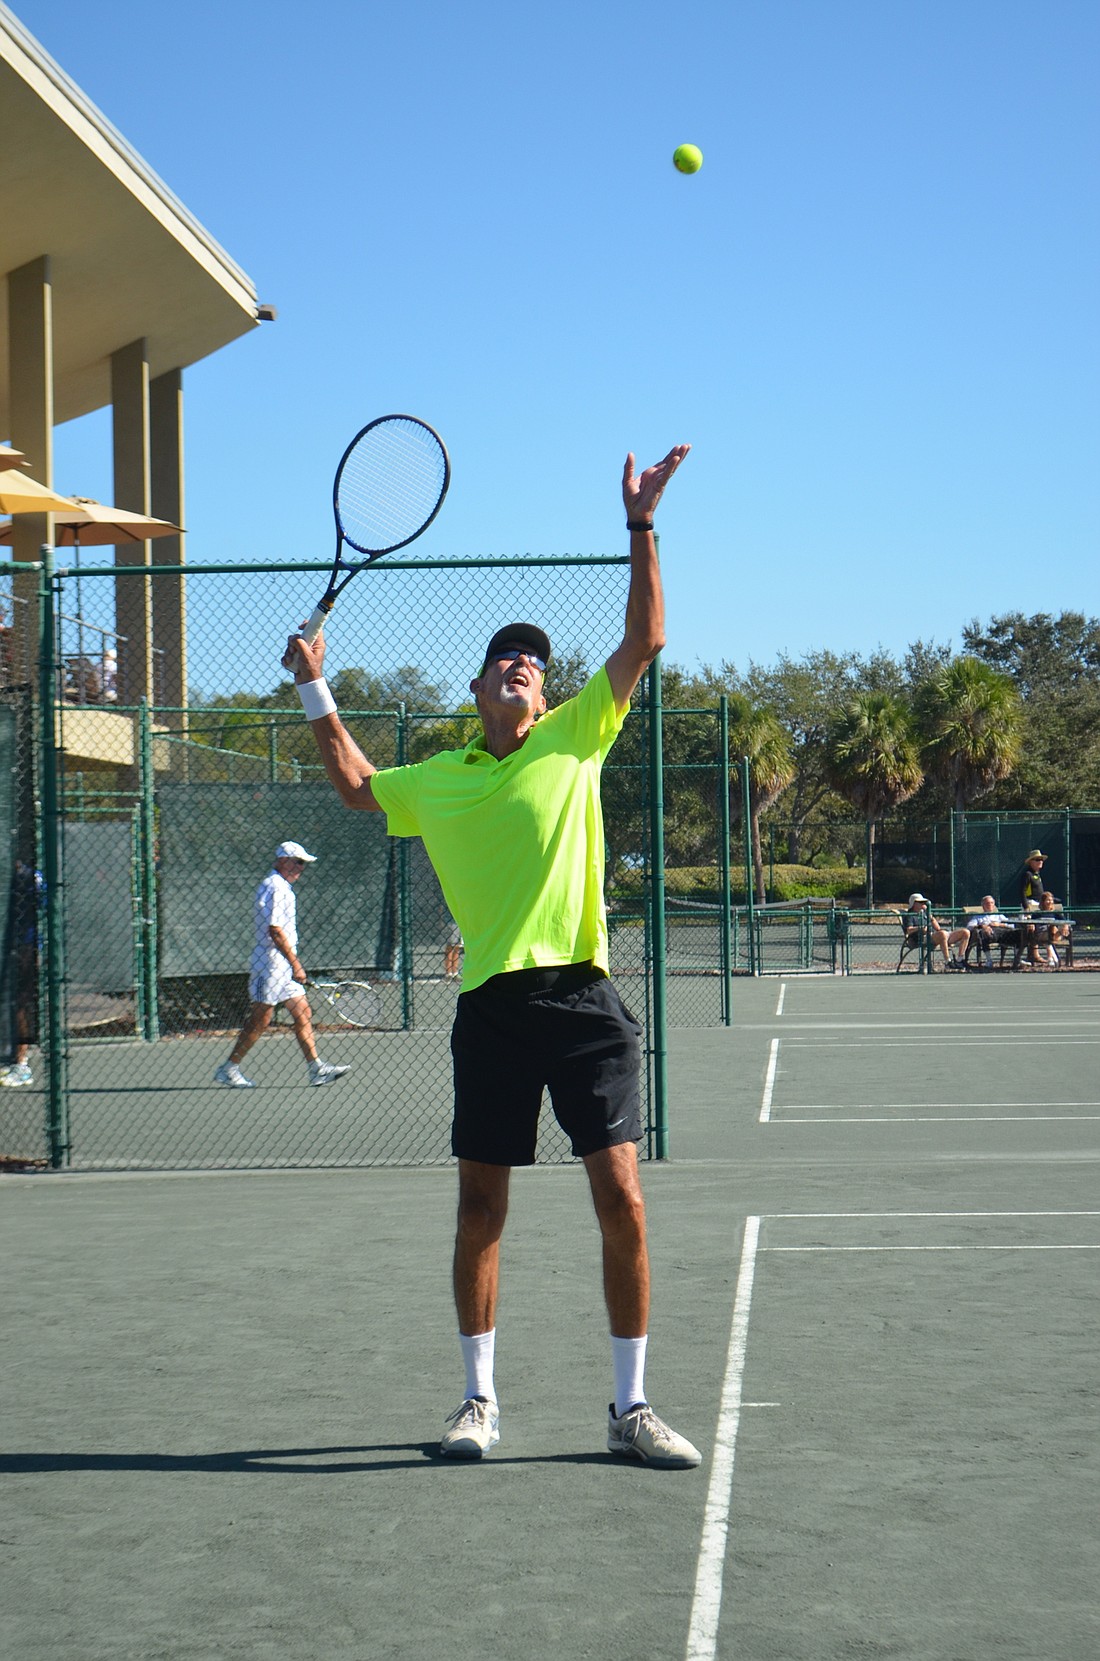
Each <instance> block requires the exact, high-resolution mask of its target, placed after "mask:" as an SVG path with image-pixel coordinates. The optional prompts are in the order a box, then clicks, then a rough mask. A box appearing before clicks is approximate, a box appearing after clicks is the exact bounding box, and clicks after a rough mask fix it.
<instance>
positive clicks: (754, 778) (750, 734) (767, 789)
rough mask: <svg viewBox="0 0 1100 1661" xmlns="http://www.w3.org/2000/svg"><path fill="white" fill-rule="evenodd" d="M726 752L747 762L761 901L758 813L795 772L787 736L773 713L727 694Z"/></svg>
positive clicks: (755, 870) (751, 830)
mask: <svg viewBox="0 0 1100 1661" xmlns="http://www.w3.org/2000/svg"><path fill="white" fill-rule="evenodd" d="M729 722H730V754H731V755H736V756H747V757H748V761H749V834H750V837H751V840H752V880H753V888H754V889H755V892H756V898H757V900H758V901H759V902H760V903H761V904H763V902H764V898H765V889H764V856H763V853H762V851H761V847H760V815H761V814H762V813H765V812H766V811H767V809H768V808H769V807H771V806H772V805H773V803H774V802H776V801H778V799H779V797H780V796H781V795H782V794H783V792H784V790H786V788H787V786H788V785H789V784H790V783H791V781H792V780H793V778H794V775H795V764H794V761H793V759H792V756H791V738H790V734H789V733H788V731H787V729H786V727H784V726H783V724H782V722H781V721H780V720H779V717H778V716H777V715H776V714H775V712H774V711H773V710H771V709H769V708H768V707H767V705H765V704H754V703H753V702H752V700H751V699H750V698H747V697H746V696H745V694H744V693H743V692H731V693H730V694H729ZM732 802H733V806H734V814H733V817H734V818H737V817H739V816H740V814H739V809H740V793H739V792H738V793H736V794H734V795H733V797H732Z"/></svg>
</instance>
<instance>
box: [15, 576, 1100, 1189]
mask: <svg viewBox="0 0 1100 1661" xmlns="http://www.w3.org/2000/svg"><path fill="white" fill-rule="evenodd" d="M626 563H627V562H626V561H625V560H622V559H613V558H609V559H589V560H575V559H569V560H555V561H548V560H534V559H515V560H483V561H465V562H439V561H415V560H407V561H400V560H387V561H382V562H379V563H378V564H377V565H375V566H373V567H370V568H368V570H366V571H364V572H363V573H362V574H361V575H360V576H359V577H358V578H357V579H356V582H355V583H354V584H353V585H352V586H351V588H350V589H349V590H348V591H347V594H346V595H345V596H344V598H343V599H342V600H341V602H340V604H339V606H338V608H337V610H336V611H335V613H334V615H333V618H332V620H331V623H330V626H329V630H328V633H329V637H330V647H329V656H328V660H327V664H326V673H327V675H328V678H329V681H330V684H331V685H332V687H333V689H334V692H335V694H336V697H337V700H338V702H339V705H340V708H341V711H342V713H343V715H344V717H345V719H346V721H347V724H348V726H349V727H350V729H351V730H352V732H353V734H354V736H355V737H356V739H357V741H358V743H359V744H360V746H361V748H362V749H363V750H364V752H365V753H366V754H367V755H368V756H370V757H371V759H372V760H374V761H375V762H377V763H378V764H379V765H383V766H385V765H393V764H398V763H400V762H403V761H415V760H418V759H420V758H421V757H422V756H424V755H427V754H429V753H431V752H433V751H435V750H438V749H440V748H445V747H460V746H462V745H464V744H465V743H466V742H467V741H468V739H469V737H470V736H471V734H472V733H473V732H474V731H475V730H476V727H477V721H476V715H475V713H474V710H473V705H472V700H471V698H470V695H469V681H470V679H471V678H472V677H473V676H474V675H475V674H477V672H478V671H479V669H480V664H481V654H482V652H483V650H484V645H485V642H486V641H487V639H488V637H489V635H490V633H492V632H493V631H494V629H495V628H496V627H498V626H500V625H501V623H502V621H503V622H506V621H509V620H518V619H520V618H532V619H537V620H538V621H539V622H540V623H541V624H543V625H544V626H545V627H546V629H547V631H548V633H549V634H550V637H551V639H552V641H553V642H554V660H553V662H552V664H551V668H550V672H549V674H548V676H547V682H546V691H547V697H548V700H549V701H550V702H551V703H553V702H554V701H556V700H559V699H562V698H565V697H568V696H569V695H571V693H573V692H574V691H576V690H577V689H578V688H579V687H580V685H581V684H583V682H584V680H585V679H587V677H588V675H589V674H590V673H591V672H592V671H593V670H594V669H595V668H596V667H597V666H598V665H599V664H601V663H602V662H603V661H604V660H605V658H606V656H607V654H608V652H609V651H610V650H611V649H612V648H613V647H614V645H615V644H616V643H617V641H618V640H619V638H620V636H621V631H622V620H623V609H624V604H625V596H626V585H627V571H626V569H625V567H626ZM326 572H327V567H322V566H320V565H308V566H307V565H302V566H299V567H293V566H291V567H288V566H285V565H283V566H279V567H267V566H252V567H242V566H234V567H209V568H204V567H195V568H192V569H191V570H189V571H188V572H187V574H186V579H184V576H183V574H182V573H181V572H179V571H178V570H177V569H176V568H172V567H168V568H159V569H158V568H157V567H152V568H148V567H146V568H141V570H140V572H135V570H134V568H132V567H131V568H127V569H126V570H125V571H121V572H120V571H118V570H117V569H115V568H114V567H108V566H105V565H100V566H94V565H93V566H89V565H87V564H85V565H84V566H83V568H77V567H76V566H75V565H74V566H73V567H69V568H65V569H63V570H61V571H59V572H58V573H56V575H55V576H54V577H53V579H52V581H51V580H50V578H49V575H48V573H45V574H44V573H42V572H39V571H38V570H37V569H36V568H35V569H33V570H32V568H28V567H13V568H12V571H11V573H10V575H5V577H4V578H3V579H2V580H0V781H3V782H2V783H0V816H3V819H4V823H5V824H6V826H7V833H8V834H7V836H6V837H0V846H2V847H3V849H4V854H3V855H2V856H0V867H2V868H0V883H2V884H3V888H2V890H0V891H2V892H4V893H6V894H7V897H8V900H7V910H6V920H5V929H6V933H5V943H4V952H3V959H2V971H0V972H2V974H3V977H4V986H3V991H2V995H0V1039H2V1040H3V1046H4V1047H3V1051H2V1054H3V1056H4V1057H5V1058H6V1060H7V1065H6V1067H5V1069H4V1071H3V1072H2V1073H0V1160H5V1161H12V1160H14V1161H16V1162H17V1163H23V1164H33V1163H47V1162H49V1163H53V1164H70V1165H72V1166H73V1167H75V1168H84V1169H88V1168H94V1169H122V1168H171V1167H230V1166H257V1167H265V1166H269V1167H275V1166H286V1165H309V1164H319V1165H354V1164H367V1163H385V1162H392V1163H400V1164H407V1163H423V1162H435V1161H439V1160H444V1159H446V1158H448V1157H449V1134H448V1133H449V1121H450V1059H449V1044H448V1039H449V1030H450V1025H451V1020H452V1017H453V1012H454V1000H455V997H456V995H457V985H458V981H457V976H456V971H457V969H458V960H459V955H460V950H461V947H460V942H459V941H458V939H457V933H456V930H455V927H454V923H453V920H452V919H451V918H450V916H449V914H448V912H447V908H446V905H445V903H444V900H443V896H442V893H441V891H440V888H439V884H438V882H437V880H436V878H435V875H434V873H433V871H432V870H431V867H430V865H429V864H428V862H427V860H426V858H425V855H424V851H423V848H422V846H421V844H420V843H419V841H418V840H416V839H410V840H405V839H391V838H388V837H387V836H386V835H385V830H384V823H383V821H382V820H381V818H380V817H377V816H375V815H366V814H355V813H351V812H348V811H347V810H346V809H344V808H343V806H342V805H341V804H340V802H339V800H338V799H337V797H336V796H335V794H334V792H333V791H332V790H331V788H330V786H329V785H328V783H327V781H326V780H325V778H324V775H323V770H322V769H321V768H320V766H319V763H318V758H317V754H316V750H315V747H314V744H313V740H312V735H311V733H310V731H309V728H308V724H307V723H306V721H305V719H304V717H303V715H302V713H301V710H300V706H299V703H298V699H297V696H296V694H295V691H294V689H293V687H292V686H291V685H290V683H289V681H288V679H287V677H286V675H285V673H284V672H283V671H282V669H281V667H280V665H279V658H280V656H281V653H282V650H283V645H284V641H285V638H286V635H287V633H288V632H289V631H290V628H291V627H292V626H293V625H295V624H296V623H297V621H298V620H299V619H300V618H301V617H304V616H306V615H307V614H308V612H309V611H310V610H311V608H312V603H313V600H314V599H315V598H316V594H317V593H318V592H319V588H318V584H323V580H324V574H325V573H326ZM139 595H140V596H142V598H141V599H140V601H139V599H138V598H137V597H138V596H139ZM124 624H125V629H124V628H123V625H124ZM127 631H128V632H127ZM44 641H46V642H48V644H49V646H50V648H51V649H50V650H49V651H47V652H46V653H45V654H43V650H42V646H43V642H44ZM652 690H655V686H654V683H653V682H643V686H642V688H640V689H639V696H638V698H637V699H636V704H635V707H634V708H633V709H632V711H631V713H630V714H629V715H628V717H627V720H626V724H625V726H624V729H623V732H622V734H621V736H620V738H619V740H618V742H617V743H616V745H615V746H614V747H613V749H612V751H611V754H610V756H609V759H608V762H607V764H606V766H605V769H604V775H603V800H604V813H605V825H606V833H607V884H608V899H609V923H610V947H611V968H612V973H613V974H614V976H615V978H616V980H617V982H618V984H619V986H620V989H621V991H622V993H623V995H624V997H625V999H626V1001H627V1003H628V1004H629V1005H630V1006H631V1007H632V1008H633V1010H634V1012H635V1014H636V1015H637V1016H638V1018H639V1020H640V1021H641V1023H642V1025H643V1028H644V1031H645V1035H646V1037H645V1043H646V1050H647V1060H648V1066H647V1070H646V1079H645V1115H646V1122H647V1141H646V1151H647V1152H649V1153H650V1154H651V1155H652V1154H654V1153H656V1154H658V1155H661V1154H662V1153H663V1152H664V1151H667V1120H666V1117H665V1114H666V1102H665V1099H664V1081H663V1055H664V1032H665V1028H666V1026H698V1025H717V1024H723V1023H725V1024H729V1023H731V1022H732V1021H733V1019H734V1018H735V984H736V977H737V976H738V975H744V974H750V975H760V974H797V973H818V974H820V973H830V972H844V973H851V972H857V971H862V972H878V973H892V972H894V970H895V969H897V968H898V967H899V961H900V956H899V954H900V934H901V931H900V925H899V921H898V917H897V912H896V908H897V907H898V906H900V905H903V904H904V901H905V899H906V897H907V894H908V892H909V891H910V890H911V889H913V888H919V889H921V890H922V891H923V892H925V893H927V894H929V895H930V897H931V898H932V900H933V902H934V904H935V907H936V909H937V911H939V912H940V913H941V915H945V916H948V917H951V918H952V919H953V920H955V921H961V920H962V919H963V916H964V914H965V913H966V912H967V911H968V910H973V909H974V908H976V906H977V905H978V904H979V902H980V898H981V894H982V893H986V892H992V893H993V894H994V895H995V897H996V898H997V899H998V902H999V903H1000V904H1001V905H1002V907H1003V909H1004V910H1006V911H1009V910H1010V909H1011V907H1012V901H1013V898H1014V895H1013V893H1012V885H1013V882H1014V881H1015V875H1016V873H1017V871H1018V868H1019V866H1020V865H1021V864H1022V861H1023V857H1024V855H1025V854H1026V853H1027V851H1028V850H1029V848H1030V847H1032V846H1041V847H1042V848H1043V849H1044V852H1045V853H1047V855H1048V856H1049V859H1048V866H1047V871H1046V874H1047V880H1048V883H1049V885H1050V886H1051V887H1053V888H1054V889H1055V890H1056V891H1059V888H1060V891H1061V894H1062V895H1063V896H1064V898H1065V903H1066V905H1067V907H1069V908H1070V909H1071V910H1072V911H1073V912H1074V916H1075V928H1074V931H1073V946H1074V950H1073V953H1072V962H1073V967H1089V966H1092V965H1093V964H1094V963H1100V910H1096V911H1094V910H1091V909H1090V907H1089V904H1088V903H1085V902H1090V901H1091V902H1092V904H1093V905H1095V904H1096V903H1097V902H1100V813H1071V812H1069V811H1068V810H1067V812H1066V813H1064V814H1062V815H1060V816H1059V815H1051V816H1048V817H1046V818H1039V817H1035V816H1029V815H1021V814H981V813H971V814H967V815H964V816H962V815H961V816H956V817H955V818H954V819H952V820H950V821H948V822H945V823H943V824H936V825H930V826H912V825H908V824H904V823H899V824H887V825H884V826H882V827H880V828H879V831H878V835H877V837H876V839H875V842H874V845H873V850H872V849H870V848H869V843H868V838H867V831H866V827H865V826H863V825H855V824H853V825H848V826H843V825H842V826H837V827H830V829H829V834H828V836H827V837H826V838H825V841H824V842H823V844H822V845H823V847H826V848H827V849H828V850H830V853H831V857H836V856H837V853H838V851H839V858H840V860H841V863H842V865H843V869H840V868H839V867H838V870H837V871H836V872H833V873H832V875H833V876H834V877H838V876H839V878H840V879H841V880H843V878H844V875H845V871H850V872H852V873H854V872H855V870H856V867H857V855H858V850H859V849H861V848H862V849H864V850H865V852H868V853H869V857H873V859H874V861H875V866H874V883H875V897H876V902H877V909H875V910H873V911H868V910H866V909H862V908H860V907H859V904H858V899H859V895H858V882H854V883H853V888H854V890H855V891H853V892H851V893H843V894H838V893H836V892H835V890H834V892H833V893H832V895H831V897H828V896H817V897H813V896H812V895H811V896H810V897H807V898H806V899H804V900H798V901H786V902H773V903H771V904H764V905H758V904H756V903H755V901H754V900H753V899H752V898H751V872H750V870H749V863H748V859H747V851H748V850H747V835H746V826H745V815H744V812H743V808H744V804H745V800H746V780H745V778H744V776H743V764H742V763H741V762H740V761H739V759H738V758H737V757H736V756H734V755H732V754H731V753H730V745H729V738H728V731H729V728H728V720H727V715H726V709H725V705H724V702H720V703H719V705H718V707H716V708H713V709H704V710H683V709H678V708H670V709H665V710H664V711H663V712H660V716H659V713H658V712H659V705H657V704H656V703H654V704H653V705H652V706H651V704H650V702H649V696H648V694H649V691H652ZM135 693H139V694H141V695H140V696H135ZM44 700H45V701H46V702H48V703H49V704H51V705H52V706H53V716H54V718H53V721H52V722H50V721H46V722H44V721H43V720H42V715H41V711H42V708H43V707H44ZM658 738H659V739H660V741H661V742H660V743H659V744H658V743H656V742H655V740H656V739H658ZM658 776H659V777H660V779H661V788H660V790H654V789H653V787H652V781H653V779H654V778H657V777H658ZM778 828H779V829H780V831H781V833H782V834H785V832H783V829H782V827H778ZM788 829H789V827H788ZM776 830H777V826H776V825H772V826H771V828H770V829H769V827H768V826H765V827H764V838H763V841H762V857H763V860H764V870H765V874H766V875H767V874H768V873H769V872H770V873H771V874H772V876H773V877H774V876H775V874H776V852H777V847H776ZM284 839H293V840H295V841H299V842H302V843H304V844H305V845H306V846H307V847H308V848H309V849H310V850H311V851H312V852H314V853H316V854H317V855H318V864H317V865H316V866H313V867H311V868H310V869H309V871H308V872H307V873H306V875H305V877H304V878H303V880H302V882H301V883H300V885H299V887H298V889H297V895H298V919H299V935H300V955H301V956H302V958H303V961H304V962H305V963H306V964H307V966H308V968H309V970H310V972H311V975H312V976H313V978H315V979H317V980H339V979H348V978H350V979H356V980H360V979H361V980H366V981H368V982H369V983H370V984H371V986H372V987H373V988H374V990H375V994H376V1005H375V1013H374V1015H373V1017H372V1020H371V1022H370V1024H369V1026H368V1027H358V1028H352V1027H349V1026H348V1025H347V1024H346V1023H345V1022H342V1021H341V1020H339V1019H337V1018H336V1017H335V1015H334V1013H333V1009H332V1007H331V1005H329V1004H328V1003H327V1002H325V1001H324V1000H323V999H321V998H319V997H318V996H316V995H315V994H313V993H311V994H310V996H311V1001H312V1003H313V1009H314V1026H315V1031H316V1036H317V1042H318V1048H319V1051H320V1053H321V1054H322V1056H324V1057H325V1059H328V1060H331V1061H333V1062H334V1063H336V1064H338V1065H347V1066H348V1067H349V1068H350V1069H351V1070H350V1072H349V1075H348V1078H347V1080H346V1081H344V1082H343V1083H342V1084H340V1085H337V1086H334V1087H332V1088H327V1089H324V1090H317V1089H315V1088H314V1087H313V1086H311V1085H310V1084H309V1083H308V1080H307V1075H306V1069H305V1063H304V1060H303V1057H302V1055H301V1053H300V1050H299V1046H298V1044H297V1042H296V1039H295V1036H294V1032H293V1028H292V1023H290V1022H289V1021H288V1020H287V1018H286V1016H285V1013H280V1014H279V1015H277V1016H276V1019H275V1021H274V1023H273V1025H272V1028H271V1030H270V1031H269V1032H268V1033H267V1034H266V1035H265V1036H264V1037H263V1038H262V1039H261V1040H260V1043H259V1045H258V1046H257V1048H256V1049H255V1050H253V1051H252V1052H251V1053H250V1055H249V1058H248V1060H249V1071H250V1073H251V1074H252V1075H253V1076H254V1077H255V1078H256V1082H257V1086H258V1088H257V1089H256V1090H254V1091H229V1090H225V1089H224V1088H221V1087H219V1086H217V1085H215V1084H214V1081H213V1073H214V1070H215V1068H216V1067H217V1066H218V1064H219V1063H220V1062H221V1061H223V1060H225V1058H226V1057H227V1055H228V1054H229V1051H230V1048H231V1046H232V1044H233V1042H234V1039H235V1037H236V1035H237V1033H238V1031H239V1030H240V1027H241V1026H242V1024H243V1022H244V1021H245V1019H246V1017H247V1014H248V1010H249V1000H248V960H249V955H250V951H251V946H252V943H253V935H252V923H251V917H252V903H253V895H254V892H255V889H256V886H257V884H258V882H259V881H260V879H261V878H262V877H263V876H264V874H265V873H266V871H267V870H268V869H269V868H270V865H271V862H272V858H273V855H274V850H275V847H276V845H277V844H278V843H279V842H280V841H282V840H284ZM787 851H788V852H789V848H788V849H787ZM658 858H659V859H660V871H661V875H662V878H663V881H662V882H661V883H659V884H658V883H655V880H654V873H655V870H656V864H655V861H656V860H657V859H658ZM51 861H52V864H51ZM786 869H787V873H788V877H789V873H790V872H791V870H792V868H791V867H790V866H788V867H787V868H786ZM51 870H52V872H53V876H52V880H51V879H50V871H51ZM1094 891H1095V892H1094ZM655 893H659V894H660V896H661V899H662V904H661V905H659V906H655V905H654V894H655ZM953 905H954V907H955V910H954V911H952V906H953ZM891 907H893V908H895V909H891ZM927 966H928V964H927V958H925V959H924V960H922V959H921V957H920V956H919V955H918V956H917V957H916V958H915V959H914V960H908V961H906V962H904V963H901V967H902V968H903V969H905V971H906V972H910V971H912V970H915V969H920V968H923V967H927ZM539 1154H540V1157H541V1158H543V1159H563V1158H566V1157H568V1151H567V1148H566V1145H565V1142H564V1139H563V1138H562V1137H561V1135H560V1133H559V1132H558V1130H557V1127H556V1124H555V1123H554V1121H553V1118H552V1115H550V1114H549V1113H547V1114H544V1116H543V1130H542V1139H541V1143H540V1149H539Z"/></svg>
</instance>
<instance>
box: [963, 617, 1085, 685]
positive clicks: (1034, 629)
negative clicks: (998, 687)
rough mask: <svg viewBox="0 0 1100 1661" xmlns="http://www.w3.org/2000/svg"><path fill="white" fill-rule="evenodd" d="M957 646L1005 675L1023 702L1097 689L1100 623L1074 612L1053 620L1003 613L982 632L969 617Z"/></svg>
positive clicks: (992, 619)
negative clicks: (1082, 688)
mask: <svg viewBox="0 0 1100 1661" xmlns="http://www.w3.org/2000/svg"><path fill="white" fill-rule="evenodd" d="M963 642H964V644H965V646H966V649H967V651H968V652H969V653H970V654H971V655H972V656H973V657H977V658H981V660H982V662H983V663H988V664H990V665H992V667H993V668H994V669H999V670H1001V672H1002V673H1003V674H1006V675H1010V676H1011V677H1012V679H1013V681H1014V682H1015V683H1016V689H1017V691H1018V692H1019V693H1020V696H1021V697H1022V698H1024V699H1025V700H1026V701H1028V702H1030V700H1031V699H1032V698H1034V697H1035V696H1036V695H1037V694H1039V693H1045V694H1047V695H1050V694H1051V693H1065V692H1069V691H1071V690H1073V689H1074V688H1075V687H1079V686H1082V685H1086V684H1088V683H1091V684H1093V685H1100V618H1097V617H1086V616H1085V615H1084V613H1083V612H1080V611H1063V612H1061V613H1059V615H1058V616H1057V617H1052V616H1050V615H1049V613H1047V612H1037V613H1036V615H1035V616H1034V617H1025V616H1024V614H1023V612H1021V611H1008V612H1004V613H1003V614H1002V615H1001V616H999V617H991V618H990V620H989V622H988V623H987V624H986V625H985V626H984V627H983V626H982V625H981V624H980V623H979V622H978V620H977V618H974V619H973V620H972V621H971V622H970V623H968V624H967V625H966V627H965V628H964V629H963Z"/></svg>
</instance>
